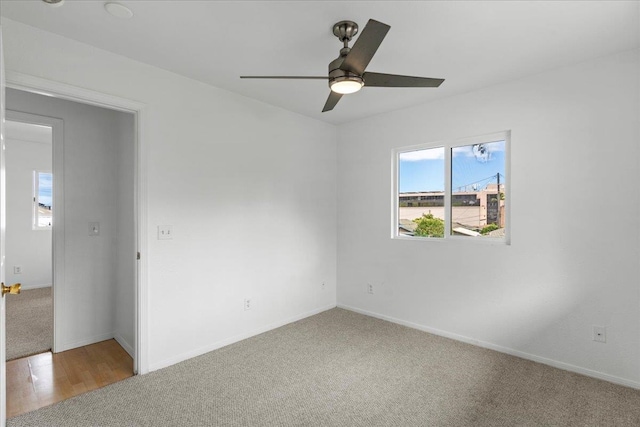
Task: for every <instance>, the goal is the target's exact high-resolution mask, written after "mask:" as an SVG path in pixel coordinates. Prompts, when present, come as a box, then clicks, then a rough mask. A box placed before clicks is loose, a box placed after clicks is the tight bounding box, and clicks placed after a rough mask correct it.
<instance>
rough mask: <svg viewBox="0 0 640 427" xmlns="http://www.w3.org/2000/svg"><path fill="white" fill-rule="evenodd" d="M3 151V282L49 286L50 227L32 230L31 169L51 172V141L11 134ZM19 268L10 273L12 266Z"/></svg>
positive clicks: (29, 286)
mask: <svg viewBox="0 0 640 427" xmlns="http://www.w3.org/2000/svg"><path fill="white" fill-rule="evenodd" d="M5 147H6V149H5V154H6V158H5V159H6V174H7V175H6V176H7V183H6V192H7V193H6V197H7V219H6V221H7V223H6V235H5V238H6V243H5V245H6V259H5V263H6V266H7V267H6V272H5V278H6V282H7V283H21V284H22V289H33V288H41V287H45V286H51V283H52V278H51V274H52V269H51V230H50V229H40V230H34V229H33V202H32V198H33V171H34V170H38V171H43V172H46V171H49V172H50V171H51V166H52V165H51V155H52V151H51V141H49V143H48V144H47V143H42V142H34V141H30V140H28V137H27V136H25V137H23V138H21V137H20V135H12V138H11V139H7V140H6V143H5ZM16 265H18V266H20V267H22V273H21V274H14V273H13V267H14V266H16Z"/></svg>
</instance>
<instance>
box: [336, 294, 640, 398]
mask: <svg viewBox="0 0 640 427" xmlns="http://www.w3.org/2000/svg"><path fill="white" fill-rule="evenodd" d="M337 306H338V308H342V309H345V310H349V311H353V312H356V313H360V314H364V315H365V316H371V317H375V318H376V319H381V320H386V321H388V322H392V323H396V324H398V325H403V326H407V327H409V328H412V329H417V330H420V331H423V332H428V333H430V334H433V335H438V336H441V337H445V338H450V339H452V340H456V341H460V342H464V343H467V344H471V345H475V346H476V347H482V348H487V349H489V350H494V351H497V352H499V353H504V354H509V355H511V356H516V357H520V358H522V359H526V360H531V361H532V362H537V363H542V364H543V365H548V366H552V367H554V368H558V369H562V370H564V371H569V372H575V373H577V374H581V375H585V376H587V377H592V378H597V379H599V380H604V381H608V382H610V383H614V384H619V385H623V386H625V387H631V388H635V389H640V382H638V381H633V380H629V379H626V378H621V377H616V376H615V375H609V374H606V373H604V372H600V371H594V370H591V369H587V368H582V367H580V366H576V365H571V364H569V363H564V362H560V361H558V360H553V359H549V358H546V357H542V356H537V355H535V354H530V353H525V352H523V351H519V350H514V349H512V348H509V347H503V346H501V345H497V344H492V343H490V342H486V341H481V340H477V339H474V338H469V337H466V336H464V335H459V334H455V333H452V332H447V331H443V330H440V329H436V328H431V327H429V326H425V325H421V324H418V323H413V322H409V321H407V320H402V319H397V318H395V317H391V316H386V315H384V314H378V313H374V312H371V311H367V310H362V309H359V308H356V307H352V306H349V305H345V304H338V305H337Z"/></svg>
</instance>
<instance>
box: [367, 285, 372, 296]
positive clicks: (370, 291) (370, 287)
mask: <svg viewBox="0 0 640 427" xmlns="http://www.w3.org/2000/svg"><path fill="white" fill-rule="evenodd" d="M367 293H368V294H371V295H373V283H367Z"/></svg>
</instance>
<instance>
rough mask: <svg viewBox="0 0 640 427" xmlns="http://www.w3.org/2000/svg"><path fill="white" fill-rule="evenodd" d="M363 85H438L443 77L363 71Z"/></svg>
mask: <svg viewBox="0 0 640 427" xmlns="http://www.w3.org/2000/svg"><path fill="white" fill-rule="evenodd" d="M362 79H363V80H364V85H365V86H373V87H438V86H440V85H441V84H442V82H443V81H444V79H432V78H429V77H412V76H399V75H397V74H383V73H364V74H363V75H362Z"/></svg>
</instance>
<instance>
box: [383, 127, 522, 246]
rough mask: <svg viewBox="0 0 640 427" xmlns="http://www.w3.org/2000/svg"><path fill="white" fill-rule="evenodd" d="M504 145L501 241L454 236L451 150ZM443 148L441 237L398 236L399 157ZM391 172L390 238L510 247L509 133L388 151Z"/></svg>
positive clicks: (501, 132) (497, 133) (504, 132)
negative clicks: (495, 144) (414, 152)
mask: <svg viewBox="0 0 640 427" xmlns="http://www.w3.org/2000/svg"><path fill="white" fill-rule="evenodd" d="M498 141H504V142H505V148H504V149H505V155H504V159H505V165H504V170H505V175H506V176H505V183H504V185H505V191H504V193H505V201H504V202H505V203H504V212H505V236H504V237H502V238H473V237H465V236H456V235H453V234H452V232H451V215H452V213H451V194H452V193H451V191H452V189H451V150H452V149H453V148H456V147H462V146H468V145H474V144H486V143H491V142H498ZM440 147H444V175H445V176H444V212H445V220H444V229H445V233H444V237H421V236H407V235H404V234H399V233H398V222H399V221H398V216H399V188H398V186H399V177H398V173H399V163H400V154H402V153H406V152H409V151H416V150H426V149H431V148H440ZM391 162H392V167H391V171H392V172H391V173H392V186H391V199H392V202H391V206H392V208H391V209H392V212H391V238H392V239H398V240H414V241H415V240H418V241H427V242H434V241H436V242H445V241H454V242H456V241H459V242H475V243H482V244H499V245H505V244H506V245H510V244H511V131H510V130H506V131H500V132H495V133H491V134H486V135H478V136H472V137H467V138H460V139H452V140H445V141H437V142H431V143H424V144H418V145H412V146H408V147H399V148H394V149H393V150H392V155H391Z"/></svg>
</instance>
